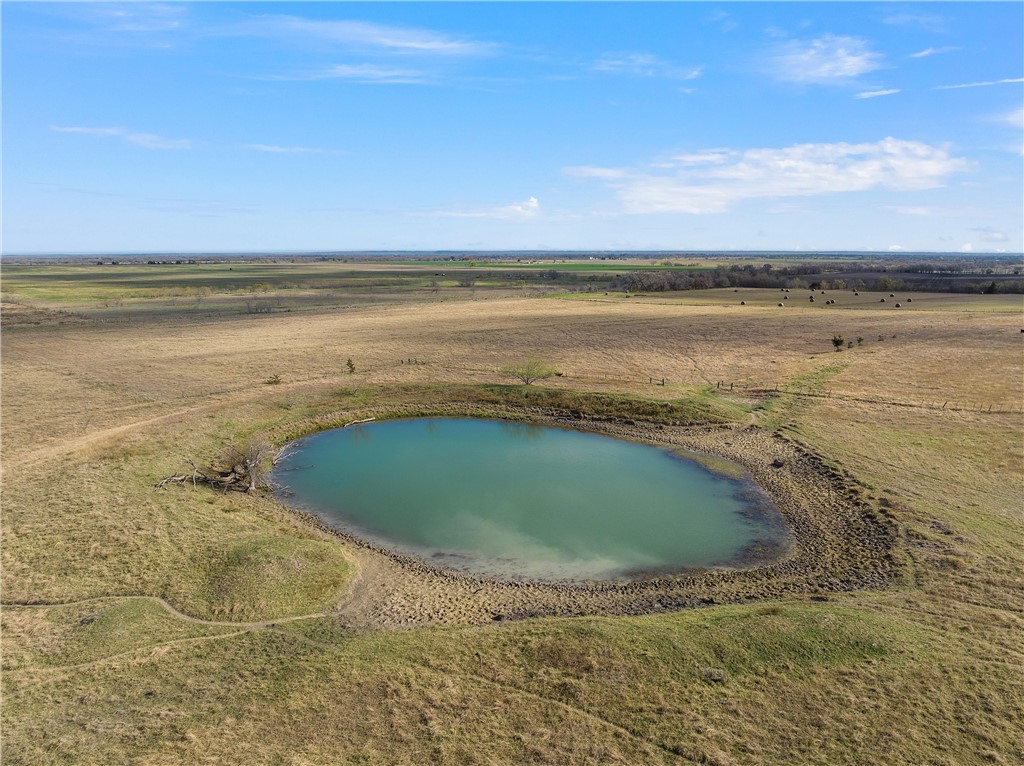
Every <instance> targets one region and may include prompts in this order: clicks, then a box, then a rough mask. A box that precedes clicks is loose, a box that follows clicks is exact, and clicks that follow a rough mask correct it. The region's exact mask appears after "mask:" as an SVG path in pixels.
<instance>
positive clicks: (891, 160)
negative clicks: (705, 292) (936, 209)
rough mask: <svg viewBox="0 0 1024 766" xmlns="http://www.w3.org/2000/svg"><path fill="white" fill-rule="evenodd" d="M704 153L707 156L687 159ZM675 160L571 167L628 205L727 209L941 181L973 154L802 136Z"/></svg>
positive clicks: (642, 209) (661, 209) (638, 209)
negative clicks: (792, 141)
mask: <svg viewBox="0 0 1024 766" xmlns="http://www.w3.org/2000/svg"><path fill="white" fill-rule="evenodd" d="M693 156H706V157H707V161H706V162H704V163H703V164H698V163H694V162H692V161H689V159H688V158H690V157H693ZM683 159H684V161H682V162H679V163H678V164H677V166H676V167H673V168H665V165H666V163H660V164H659V165H658V166H656V167H651V166H645V167H642V168H638V169H631V168H601V167H592V166H591V167H575V168H567V170H566V172H567V173H568V174H569V175H572V176H575V177H577V178H588V179H596V180H598V181H600V182H603V183H604V184H605V185H606V186H608V187H610V188H611V189H613V190H615V192H616V194H617V196H618V198H619V200H620V201H621V202H622V205H623V208H624V210H625V211H626V212H627V213H634V214H643V213H692V214H702V213H721V212H725V211H726V210H728V209H730V208H731V207H732V206H733V205H735V204H736V203H738V202H741V201H743V200H748V199H779V198H787V197H806V196H815V195H823V194H836V193H841V192H855V191H867V190H871V189H890V190H898V191H915V190H921V189H932V188H935V187H939V186H942V185H943V183H944V181H945V180H946V178H947V177H948V176H949V175H951V174H952V173H956V172H960V171H963V170H966V169H967V167H968V164H967V161H966V160H964V159H963V158H957V157H952V156H950V154H949V149H948V148H947V147H944V146H931V145H929V144H925V143H921V142H919V141H901V140H899V139H895V138H886V139H883V140H881V141H878V142H876V143H867V144H848V143H833V144H798V145H796V146H790V147H785V148H767V149H748V150H746V151H726V150H721V149H719V150H715V151H714V152H710V153H707V154H706V155H683Z"/></svg>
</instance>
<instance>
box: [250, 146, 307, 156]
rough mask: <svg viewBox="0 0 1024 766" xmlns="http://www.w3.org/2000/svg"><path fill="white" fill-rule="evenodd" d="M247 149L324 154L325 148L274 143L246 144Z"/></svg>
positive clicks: (281, 152) (280, 152)
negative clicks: (275, 144) (277, 144)
mask: <svg viewBox="0 0 1024 766" xmlns="http://www.w3.org/2000/svg"><path fill="white" fill-rule="evenodd" d="M245 146H246V148H247V149H252V150H253V151H256V152H267V153H268V154H322V153H323V151H324V150H323V149H318V148H316V147H311V146H274V145H273V144H246V145H245Z"/></svg>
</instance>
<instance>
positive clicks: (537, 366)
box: [501, 356, 558, 386]
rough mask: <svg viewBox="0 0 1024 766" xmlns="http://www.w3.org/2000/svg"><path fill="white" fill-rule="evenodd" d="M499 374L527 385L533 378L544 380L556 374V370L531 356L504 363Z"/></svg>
mask: <svg viewBox="0 0 1024 766" xmlns="http://www.w3.org/2000/svg"><path fill="white" fill-rule="evenodd" d="M501 374H502V376H503V377H506V378H516V379H517V380H521V381H522V382H523V383H524V384H525V385H527V386H528V385H530V384H531V383H533V381H535V380H545V379H547V378H550V377H551V376H553V375H557V374H558V371H557V370H556V369H555V368H554V367H551V366H550V365H549V364H547V363H546V362H544V361H543V360H542V359H539V358H538V357H535V356H531V357H530V358H529V359H527V360H525V361H522V362H518V363H517V364H508V365H505V366H504V367H502V368H501Z"/></svg>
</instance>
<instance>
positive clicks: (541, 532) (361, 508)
mask: <svg viewBox="0 0 1024 766" xmlns="http://www.w3.org/2000/svg"><path fill="white" fill-rule="evenodd" d="M296 447H297V448H298V449H297V451H296V452H295V453H294V454H293V455H292V456H291V457H290V458H288V459H287V460H285V461H283V462H281V463H280V464H279V465H278V466H277V467H276V468H275V470H274V479H275V481H276V482H277V483H278V484H279V485H281V486H282V490H281V492H280V496H281V497H282V499H283V500H284V501H285V502H287V503H289V504H291V505H293V506H294V507H298V508H301V509H302V510H306V511H309V512H311V513H314V514H315V515H317V516H319V517H320V518H321V519H323V520H324V521H325V522H327V523H328V524H330V525H331V526H334V527H336V528H338V529H341V530H343V531H345V532H348V533H350V534H353V535H356V536H358V537H361V538H363V539H365V540H368V541H371V542H373V543H376V544H378V545H380V546H383V547H386V548H389V549H391V550H394V551H397V552H400V553H405V554H411V555H414V556H416V557H418V558H420V559H423V560H425V561H426V562H428V563H430V564H433V565H436V566H442V567H446V568H451V569H457V570H462V571H465V572H468V573H472V574H480V575H487V576H492V577H502V578H529V579H539V580H573V581H579V580H589V579H618V578H639V577H644V576H650V575H652V574H656V573H664V572H676V571H680V570H684V569H692V568H707V567H714V566H729V565H742V564H744V563H746V562H747V561H748V560H749V559H750V556H751V552H752V551H754V550H757V551H760V552H761V553H762V554H763V553H764V552H765V551H775V552H780V551H782V550H784V549H785V548H786V546H787V544H788V539H789V538H788V534H787V532H786V529H785V525H784V523H783V521H782V518H781V516H780V514H779V512H778V510H777V509H776V508H775V506H774V505H773V504H772V503H771V501H770V500H769V499H768V497H767V496H766V495H765V494H764V492H763V491H762V490H761V489H760V488H758V487H757V485H756V484H754V483H753V481H752V480H751V479H750V477H749V476H748V475H747V474H746V472H745V471H742V470H740V471H738V472H730V473H735V474H738V476H737V475H733V476H726V475H723V474H720V473H711V472H710V471H708V470H707V469H705V468H704V467H702V466H700V465H699V464H698V463H696V462H694V461H692V460H686V459H683V458H681V457H679V456H678V455H676V454H674V453H672V452H670V451H668V450H664V449H660V448H657V447H653V446H649V445H644V444H637V443H634V442H628V441H623V440H619V439H613V438H609V437H606V436H600V435H597V434H590V433H584V432H581V431H571V430H564V429H559V428H550V427H545V426H536V425H526V424H521V423H507V422H502V421H494V420H476V419H469V418H420V419H413V420H395V421H386V422H380V423H370V424H366V425H361V426H355V427H351V428H346V429H335V430H332V431H324V432H322V433H318V434H314V435H312V436H308V437H306V438H304V439H301V440H299V441H298V442H297V443H296Z"/></svg>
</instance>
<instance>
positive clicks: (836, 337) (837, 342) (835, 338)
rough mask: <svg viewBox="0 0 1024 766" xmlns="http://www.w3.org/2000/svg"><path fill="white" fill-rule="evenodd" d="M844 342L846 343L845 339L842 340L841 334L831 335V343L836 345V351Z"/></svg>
mask: <svg viewBox="0 0 1024 766" xmlns="http://www.w3.org/2000/svg"><path fill="white" fill-rule="evenodd" d="M844 343H846V341H845V340H843V336H842V335H833V336H832V345H833V346H835V347H836V351H842V350H843V344H844Z"/></svg>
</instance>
